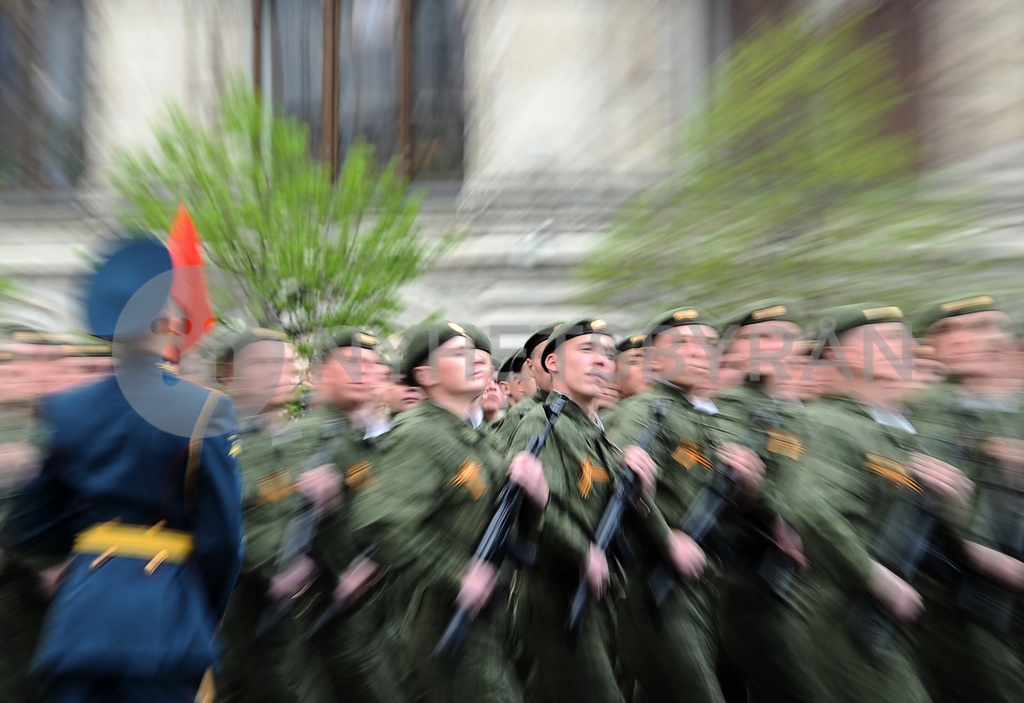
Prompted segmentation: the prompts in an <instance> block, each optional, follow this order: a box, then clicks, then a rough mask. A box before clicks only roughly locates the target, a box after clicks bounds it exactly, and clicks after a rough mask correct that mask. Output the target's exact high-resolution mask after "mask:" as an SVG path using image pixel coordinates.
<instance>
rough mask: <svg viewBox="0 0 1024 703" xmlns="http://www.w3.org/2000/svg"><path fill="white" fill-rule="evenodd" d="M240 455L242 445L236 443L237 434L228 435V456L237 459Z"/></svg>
mask: <svg viewBox="0 0 1024 703" xmlns="http://www.w3.org/2000/svg"><path fill="white" fill-rule="evenodd" d="M241 453H242V443H241V442H239V441H238V433H237V432H232V433H231V434H229V435H228V456H230V457H231V458H237V457H238V455H239V454H241Z"/></svg>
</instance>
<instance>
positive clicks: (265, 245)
mask: <svg viewBox="0 0 1024 703" xmlns="http://www.w3.org/2000/svg"><path fill="white" fill-rule="evenodd" d="M154 134H155V136H156V141H157V147H156V149H155V150H154V151H153V152H147V151H134V152H129V151H121V152H120V153H119V154H118V156H117V159H116V164H115V174H114V176H113V184H114V187H115V188H116V190H117V191H118V193H119V194H120V195H121V196H122V198H123V202H124V204H125V206H124V208H123V209H122V211H121V212H120V213H119V215H120V219H121V220H122V222H123V223H124V224H126V225H130V226H141V227H144V228H146V229H150V230H153V231H156V232H166V231H167V229H168V227H169V225H170V223H171V220H172V219H173V216H174V214H175V211H176V209H177V207H178V203H179V202H184V203H185V205H186V206H187V208H188V210H189V212H190V214H191V216H192V219H193V221H194V222H195V225H196V229H197V231H198V232H199V236H200V240H201V241H202V243H203V246H204V250H205V253H206V256H207V262H208V264H209V265H210V266H211V267H212V268H213V269H214V270H215V272H217V273H221V274H226V275H225V276H223V277H222V278H223V280H218V279H215V290H214V293H215V295H214V302H215V308H216V309H217V310H218V311H221V312H223V311H224V310H225V309H226V308H228V309H233V310H234V311H235V312H236V313H238V312H241V317H243V318H245V319H247V320H248V321H250V322H255V323H257V324H260V325H264V326H274V327H278V328H281V329H283V330H285V331H286V332H288V333H289V334H291V335H292V336H293V337H295V338H296V339H298V340H299V341H300V346H299V348H300V351H304V352H305V353H306V354H309V353H311V351H312V350H313V348H314V347H313V345H311V344H310V340H311V339H312V337H313V335H314V334H315V333H317V332H318V331H321V330H327V329H330V328H332V327H336V326H338V325H342V324H351V325H359V326H368V327H378V328H382V329H387V326H388V322H389V320H391V319H392V318H393V316H394V315H395V314H396V313H397V312H399V311H400V310H401V309H402V304H401V296H400V289H401V287H402V286H403V285H404V284H406V283H408V282H409V281H411V280H413V279H415V278H416V277H417V276H419V275H420V274H421V273H422V272H423V271H424V269H425V268H426V267H427V266H428V265H429V264H430V263H431V262H432V261H433V260H434V259H435V258H436V257H437V256H439V255H440V254H442V253H443V252H444V251H446V250H447V249H448V248H449V247H450V246H451V245H452V244H453V243H454V241H455V235H454V233H446V234H443V235H439V236H436V237H427V236H424V235H423V234H421V232H420V231H419V228H418V226H417V216H418V214H419V211H420V206H421V202H422V196H421V194H419V193H410V192H409V191H408V187H407V183H406V182H405V181H404V180H403V179H402V178H401V177H400V175H399V172H398V163H397V160H395V161H392V162H391V163H389V164H387V165H380V164H379V163H378V162H377V161H376V160H375V159H374V155H373V151H372V149H371V148H370V147H369V146H367V145H366V144H365V143H357V144H355V145H354V146H353V147H352V148H351V149H349V151H348V153H347V155H346V159H345V162H344V164H343V165H342V166H341V169H340V174H339V176H338V178H337V181H336V182H333V181H332V179H331V176H330V174H329V172H328V170H327V168H326V167H325V166H323V165H322V164H320V163H319V162H317V161H316V160H314V159H313V158H311V157H310V155H309V134H308V130H307V129H306V127H305V126H304V125H302V124H301V123H299V122H298V121H297V120H295V119H292V118H290V117H287V116H284V115H282V114H280V113H278V112H276V111H272V110H271V109H269V108H268V107H267V105H265V104H264V102H263V101H262V99H261V97H260V96H259V95H258V94H257V93H256V91H255V90H254V89H253V88H252V87H251V86H250V85H249V84H248V82H246V81H245V80H244V79H241V78H236V79H234V80H232V81H231V82H229V84H228V85H227V86H226V88H225V91H224V93H223V97H222V99H221V100H220V102H219V105H218V109H217V113H216V119H215V120H214V121H213V123H212V124H209V125H207V124H204V123H202V122H200V121H198V120H195V119H191V118H189V117H188V116H186V115H185V113H184V112H183V111H182V110H181V109H180V108H179V107H177V106H175V105H171V106H170V107H169V109H168V112H167V114H166V116H165V117H163V119H162V120H160V121H159V122H158V123H157V124H156V125H155V128H154Z"/></svg>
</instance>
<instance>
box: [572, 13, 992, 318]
mask: <svg viewBox="0 0 1024 703" xmlns="http://www.w3.org/2000/svg"><path fill="white" fill-rule="evenodd" d="M862 30H863V27H862V18H852V19H850V20H848V21H844V22H843V23H842V24H838V25H835V24H834V25H830V26H824V25H815V24H813V23H812V22H811V21H810V20H809V19H807V16H805V15H800V14H794V15H790V16H788V17H786V18H784V19H783V20H780V21H777V22H773V23H769V24H764V25H762V26H761V27H760V29H759V31H757V32H756V33H755V34H753V35H751V36H750V37H749V38H745V39H742V40H741V41H739V42H737V44H736V45H735V46H734V47H733V49H732V51H731V52H730V53H729V55H728V56H727V57H726V58H725V59H724V61H723V62H722V63H721V64H720V65H719V66H718V67H717V68H716V70H715V71H714V72H713V76H712V78H711V80H710V82H709V86H710V87H709V89H708V91H707V96H706V99H705V101H704V102H703V105H702V107H701V109H700V110H699V111H698V112H697V113H696V114H695V115H694V117H693V118H692V119H691V120H690V121H689V123H688V124H687V129H686V132H685V135H684V139H683V148H682V150H681V153H680V155H679V159H678V161H677V162H675V163H674V166H673V168H672V170H671V175H670V176H669V177H667V178H666V179H665V180H664V181H663V182H661V183H659V184H658V185H657V186H655V187H653V188H652V189H650V190H649V191H647V192H645V193H643V194H642V195H640V196H639V197H638V198H636V199H635V201H633V202H632V203H630V204H629V205H627V207H626V208H624V210H623V212H622V213H621V214H620V217H619V218H618V219H617V220H616V222H615V223H614V226H613V228H612V231H611V233H610V234H609V236H608V237H607V238H606V240H605V241H604V242H603V243H602V244H601V245H600V246H599V247H598V248H597V249H596V250H595V251H594V253H593V254H592V255H591V256H590V257H589V259H588V260H587V262H586V263H585V265H584V266H583V268H582V276H583V279H584V281H585V282H586V283H587V284H588V290H587V292H586V298H587V302H588V303H591V304H593V303H604V304H608V303H617V304H620V305H625V306H627V307H633V306H637V307H639V306H640V304H643V307H644V309H645V310H646V311H647V312H653V311H654V309H655V308H662V307H672V306H674V305H681V304H686V303H689V302H697V303H700V304H704V305H711V306H712V307H715V308H718V309H721V310H725V309H728V308H730V307H732V306H734V305H736V304H740V303H744V302H750V301H752V300H757V299H759V298H764V297H769V296H778V295H784V296H788V297H793V298H797V299H802V300H804V301H806V303H807V304H808V306H809V307H810V308H812V310H813V309H820V308H822V307H825V306H827V305H831V304H841V303H846V302H852V301H854V300H857V299H882V300H893V301H896V302H899V303H902V304H904V305H909V306H914V305H916V304H918V303H920V302H922V301H923V300H926V299H929V298H931V297H934V296H936V295H940V294H942V293H943V292H946V291H949V289H950V286H954V287H956V286H959V285H960V284H963V285H964V286H966V285H969V283H970V281H971V277H972V275H976V273H977V271H978V267H982V268H983V267H984V264H983V263H980V264H978V265H977V266H971V265H968V264H965V263H963V262H959V263H958V264H957V265H956V266H953V265H951V264H950V262H949V261H948V260H947V257H949V255H950V249H949V246H948V245H949V243H950V242H951V241H952V239H953V237H954V236H955V235H957V234H958V233H961V232H963V231H964V229H965V228H967V227H968V226H969V225H970V224H971V222H972V218H974V217H975V216H976V211H975V209H974V208H973V206H972V204H971V202H970V201H969V200H968V199H967V198H965V197H960V196H955V197H954V196H952V195H950V194H948V193H946V194H944V195H942V196H941V197H939V196H937V195H935V194H933V193H931V192H930V191H929V190H928V189H926V188H924V187H923V185H922V180H921V179H920V178H919V177H918V175H917V174H916V173H915V166H916V164H917V163H918V159H919V154H918V153H917V149H916V147H915V144H914V141H913V139H912V138H909V137H907V136H905V135H899V134H895V133H894V132H893V130H892V129H891V128H890V115H891V111H892V109H893V108H894V107H895V106H897V105H898V104H899V103H900V101H901V100H902V99H903V96H902V94H901V88H900V86H899V85H898V83H897V82H896V81H895V80H894V79H893V78H892V69H891V65H890V62H889V60H888V58H887V57H888V52H889V43H888V40H887V39H880V40H875V41H870V42H866V41H864V39H863V31H862ZM940 267H941V268H940ZM939 271H941V275H942V279H941V280H938V276H937V272H939Z"/></svg>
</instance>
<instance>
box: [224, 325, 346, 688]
mask: <svg viewBox="0 0 1024 703" xmlns="http://www.w3.org/2000/svg"><path fill="white" fill-rule="evenodd" d="M218 376H219V377H220V379H221V382H222V383H224V384H225V385H226V386H227V389H228V392H229V393H230V394H231V396H232V398H233V400H234V401H235V404H236V407H237V408H238V411H239V430H238V432H239V443H238V445H237V446H239V447H240V449H241V453H240V455H239V456H238V467H239V472H240V474H241V476H242V500H243V508H244V511H245V542H246V549H245V560H244V562H243V564H242V570H241V573H240V574H239V577H238V581H237V583H236V584H235V590H234V592H233V593H232V595H231V601H230V604H229V607H228V611H227V614H226V615H225V618H224V623H223V626H222V636H223V640H224V656H223V659H222V662H221V666H220V671H219V672H218V674H217V677H216V678H217V688H218V693H219V694H220V696H219V697H220V698H222V699H223V700H225V701H239V703H248V702H259V701H267V702H268V703H269V702H270V701H274V702H275V703H287V702H288V701H296V702H298V701H300V700H302V698H301V697H300V695H299V692H298V683H299V681H298V677H297V676H296V674H295V665H296V663H297V662H296V658H297V647H298V645H299V644H300V643H301V636H302V634H303V633H302V630H301V629H300V628H299V627H298V622H297V621H296V620H294V619H292V618H285V619H284V620H283V621H282V622H280V623H279V624H277V625H276V626H275V627H273V628H271V629H268V630H266V631H262V630H261V618H263V617H264V616H265V614H266V613H268V612H269V611H270V610H271V609H272V608H273V607H275V606H278V605H281V603H282V602H283V601H284V600H287V599H289V598H291V597H292V596H293V595H295V592H296V591H297V590H298V589H299V588H301V587H302V586H303V585H304V584H305V583H307V582H308V581H309V580H310V579H311V578H312V575H313V571H314V565H313V563H312V562H311V561H310V559H309V557H307V556H300V557H299V558H298V559H297V560H296V561H295V562H293V563H292V564H287V565H281V564H278V559H277V555H278V552H279V551H280V549H281V547H282V539H283V537H284V534H285V529H286V527H287V525H288V523H289V521H290V520H291V519H292V518H293V516H295V515H296V512H297V511H298V509H299V508H300V505H301V500H300V496H302V495H303V493H302V492H301V489H302V488H303V484H302V476H301V474H302V472H303V471H304V470H305V469H307V468H312V467H309V466H308V464H309V462H310V460H311V457H312V455H313V452H315V450H316V444H315V441H311V439H310V437H309V434H310V432H308V431H307V432H306V433H305V434H306V436H304V434H303V429H302V428H301V427H300V426H298V425H297V424H296V423H295V422H293V421H291V420H289V419H288V418H287V417H285V416H284V411H283V405H284V403H286V402H287V401H289V400H291V399H292V397H293V395H294V391H295V385H296V379H295V370H294V348H293V347H292V346H291V344H290V343H289V342H288V339H287V337H286V336H285V335H284V334H283V333H281V332H277V331H274V330H268V329H262V328H256V329H252V330H249V331H247V332H245V333H243V334H242V335H240V336H239V337H238V338H236V339H235V340H234V342H233V343H232V345H231V347H230V348H229V349H227V350H226V351H225V352H224V353H223V354H222V356H221V360H220V369H219V370H218ZM335 490H337V488H335ZM279 569H280V570H279Z"/></svg>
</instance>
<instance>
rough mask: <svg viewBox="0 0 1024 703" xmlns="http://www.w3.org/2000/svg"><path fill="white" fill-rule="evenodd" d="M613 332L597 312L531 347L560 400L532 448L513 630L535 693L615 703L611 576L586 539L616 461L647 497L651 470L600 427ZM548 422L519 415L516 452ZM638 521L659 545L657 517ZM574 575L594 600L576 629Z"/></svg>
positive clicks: (536, 412) (642, 456)
mask: <svg viewBox="0 0 1024 703" xmlns="http://www.w3.org/2000/svg"><path fill="white" fill-rule="evenodd" d="M614 345H615V340H614V338H613V337H611V335H610V334H609V333H608V332H607V327H606V325H605V323H604V321H603V320H595V319H590V318H584V319H579V320H575V321H572V322H568V323H566V324H564V325H563V326H561V327H559V328H558V329H557V330H556V331H554V332H552V334H551V336H550V337H549V338H548V340H547V341H546V342H545V343H544V344H543V345H542V346H541V351H540V352H538V353H536V354H535V355H534V358H536V359H538V364H542V365H543V370H544V372H545V373H550V374H551V375H552V379H553V380H552V387H553V391H554V392H555V393H558V394H561V395H564V396H565V397H566V399H567V402H566V404H565V408H564V409H563V410H562V415H561V417H560V419H559V420H558V421H557V422H556V423H555V425H554V428H553V430H552V432H551V436H550V437H549V438H548V441H547V443H546V444H545V445H544V448H543V450H542V452H541V455H540V460H541V465H542V466H543V467H544V475H545V477H546V479H547V483H548V486H549V490H550V499H549V500H548V502H547V507H546V508H545V509H544V510H543V512H542V513H537V514H536V519H535V520H532V521H531V520H524V528H525V530H526V532H527V534H528V535H530V537H531V538H532V539H533V541H535V542H536V544H537V546H538V558H537V565H536V567H535V568H532V569H528V570H526V572H525V576H524V584H523V590H522V596H521V601H520V604H519V608H518V622H517V628H518V632H519V635H520V637H521V639H522V644H523V647H524V650H525V654H526V656H527V658H528V659H530V660H532V661H533V665H534V667H535V669H534V675H535V680H533V681H531V682H530V685H531V687H532V686H535V687H536V690H537V695H538V697H539V698H542V699H543V700H547V701H558V700H569V699H572V700H587V701H615V702H620V703H621V702H622V701H623V700H624V699H623V694H622V692H621V691H620V690H619V687H618V681H617V679H616V672H615V647H614V639H613V637H614V632H613V625H614V620H613V613H612V609H611V605H610V603H609V600H608V599H607V598H605V596H606V593H607V592H608V590H609V587H610V583H611V576H612V569H611V564H610V563H609V559H608V557H607V556H606V555H605V554H604V553H603V552H602V551H601V550H600V549H598V547H597V545H596V544H595V543H594V540H595V531H596V528H597V525H598V522H599V521H600V519H601V515H602V513H603V512H604V508H605V505H606V504H607V502H608V499H609V497H610V495H611V492H612V485H613V481H614V480H615V478H616V474H617V471H618V468H619V466H620V463H621V462H623V461H625V462H626V463H627V464H628V465H629V466H630V468H631V469H633V470H634V471H635V472H637V474H638V476H639V477H640V480H641V482H642V484H643V486H644V487H645V494H646V495H647V496H648V499H649V495H650V493H651V491H652V490H653V486H654V476H655V469H654V465H653V463H652V462H651V460H650V457H649V456H647V454H646V453H645V452H643V451H642V450H640V449H639V448H637V447H629V448H627V451H626V454H625V455H623V453H622V452H620V451H619V449H618V448H617V447H615V445H613V444H612V443H611V441H610V440H609V439H608V438H607V436H606V435H605V433H604V426H603V425H602V423H601V420H600V418H599V417H598V414H597V402H598V399H599V397H600V395H601V393H602V391H603V389H604V387H605V385H606V384H607V382H608V380H609V377H610V376H611V373H612V370H613V368H614V356H615V346H614ZM546 421H547V417H546V414H545V412H544V410H543V408H542V407H535V408H534V409H533V410H531V411H530V413H529V414H528V415H527V416H526V417H525V418H524V419H523V420H522V422H521V423H520V425H519V428H518V429H517V430H516V434H515V435H514V436H513V438H512V447H513V449H515V450H521V449H523V448H525V447H526V445H527V443H528V442H529V440H530V438H531V437H532V436H533V435H535V434H537V433H538V432H540V431H541V429H542V428H543V426H544V425H545V423H546ZM647 512H648V515H647V518H646V519H645V520H643V521H642V522H643V523H644V525H643V529H644V534H645V536H647V535H649V537H648V538H649V539H650V540H651V541H652V542H656V543H658V545H659V548H661V549H662V550H663V551H671V550H670V549H669V546H668V544H667V542H668V529H667V526H665V524H664V521H663V520H662V519H661V518H660V515H659V514H658V513H657V512H656V511H655V512H651V511H649V510H648V511H647ZM581 574H582V575H583V578H584V579H585V582H586V584H587V587H588V588H589V589H590V591H591V593H592V594H593V595H592V597H593V599H594V601H595V602H594V603H593V605H592V606H591V608H590V611H591V612H590V613H589V615H588V616H587V617H586V618H585V619H584V620H583V622H582V626H581V629H580V631H579V633H578V635H577V636H576V637H575V638H573V637H571V636H570V635H569V634H568V633H566V632H565V622H566V618H567V617H568V614H569V605H570V601H571V599H572V597H573V594H574V592H575V591H576V589H577V587H578V586H579V584H580V582H581Z"/></svg>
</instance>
